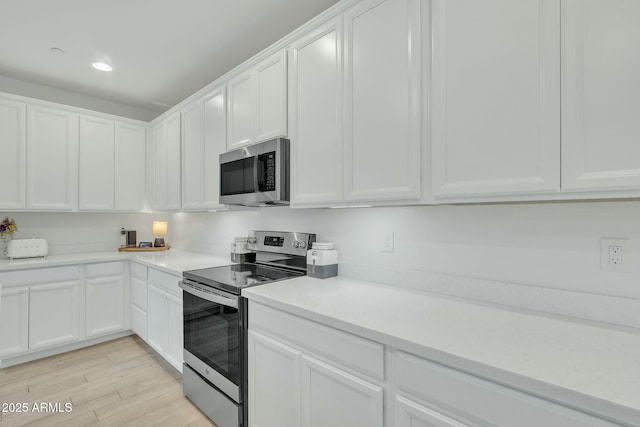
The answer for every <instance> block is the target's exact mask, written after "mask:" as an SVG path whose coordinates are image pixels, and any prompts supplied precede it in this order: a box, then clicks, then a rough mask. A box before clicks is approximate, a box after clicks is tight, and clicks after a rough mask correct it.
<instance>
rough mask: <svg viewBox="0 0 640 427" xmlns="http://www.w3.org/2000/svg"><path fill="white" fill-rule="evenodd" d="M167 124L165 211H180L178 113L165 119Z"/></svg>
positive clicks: (180, 162)
mask: <svg viewBox="0 0 640 427" xmlns="http://www.w3.org/2000/svg"><path fill="white" fill-rule="evenodd" d="M166 123H167V209H168V210H174V211H175V210H180V207H181V205H182V196H181V194H182V185H181V181H182V173H181V170H180V169H181V164H182V161H181V157H182V148H181V139H182V138H181V136H182V135H181V130H180V129H181V127H180V112H179V111H178V112H176V113H175V114H172V115H171V116H169V117H168V118H167V119H166Z"/></svg>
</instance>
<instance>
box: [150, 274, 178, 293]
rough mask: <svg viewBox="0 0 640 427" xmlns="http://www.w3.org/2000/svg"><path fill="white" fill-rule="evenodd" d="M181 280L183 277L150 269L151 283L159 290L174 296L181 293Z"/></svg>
mask: <svg viewBox="0 0 640 427" xmlns="http://www.w3.org/2000/svg"><path fill="white" fill-rule="evenodd" d="M181 279H182V277H178V276H174V275H172V274H167V273H164V272H162V271H158V270H154V269H153V268H150V269H149V282H151V283H153V284H154V285H156V286H157V287H158V288H161V289H163V290H165V291H167V292H171V293H173V294H179V293H180V287H179V286H178V282H179V281H180V280H181Z"/></svg>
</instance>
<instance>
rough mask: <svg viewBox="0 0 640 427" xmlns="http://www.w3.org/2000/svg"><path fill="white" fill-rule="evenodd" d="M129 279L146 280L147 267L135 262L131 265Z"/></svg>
mask: <svg viewBox="0 0 640 427" xmlns="http://www.w3.org/2000/svg"><path fill="white" fill-rule="evenodd" d="M131 277H135V278H136V279H140V280H144V281H146V280H147V267H146V266H144V265H141V264H137V263H135V262H132V263H131Z"/></svg>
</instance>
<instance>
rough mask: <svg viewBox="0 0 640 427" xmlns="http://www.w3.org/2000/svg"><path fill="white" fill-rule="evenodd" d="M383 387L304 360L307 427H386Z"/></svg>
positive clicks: (304, 412)
mask: <svg viewBox="0 0 640 427" xmlns="http://www.w3.org/2000/svg"><path fill="white" fill-rule="evenodd" d="M382 397H383V391H382V387H379V386H377V385H373V384H371V383H369V382H367V381H365V380H363V379H361V378H358V377H356V376H354V375H351V374H349V373H347V372H344V371H343V370H341V369H338V368H336V367H334V366H332V365H329V364H327V363H324V362H321V361H319V360H316V359H314V358H312V357H309V356H306V355H303V356H302V425H303V426H304V427H323V426H335V427H339V426H343V427H382V425H383V403H382V402H383V399H382Z"/></svg>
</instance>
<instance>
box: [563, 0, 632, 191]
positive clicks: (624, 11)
mask: <svg viewBox="0 0 640 427" xmlns="http://www.w3.org/2000/svg"><path fill="white" fill-rule="evenodd" d="M562 19H563V20H562V26H563V33H562V41H563V43H562V102H563V106H562V121H563V123H562V188H563V190H565V191H590V190H592V191H598V190H638V189H640V126H639V123H640V120H639V118H640V104H639V103H638V99H640V79H639V77H638V76H640V26H639V25H638V23H639V22H640V2H637V1H629V0H564V1H563V10H562Z"/></svg>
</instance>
